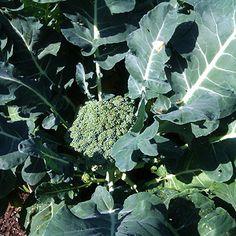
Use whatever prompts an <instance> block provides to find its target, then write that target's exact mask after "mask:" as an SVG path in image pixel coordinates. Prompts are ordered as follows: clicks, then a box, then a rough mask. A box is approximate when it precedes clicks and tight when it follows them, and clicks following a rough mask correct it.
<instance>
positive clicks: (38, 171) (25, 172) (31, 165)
mask: <svg viewBox="0 0 236 236" xmlns="http://www.w3.org/2000/svg"><path fill="white" fill-rule="evenodd" d="M45 175H46V169H45V164H44V162H43V160H42V159H41V158H37V157H33V156H30V157H28V158H27V159H26V160H25V163H24V166H23V168H22V171H21V176H22V178H23V180H24V181H25V182H26V183H28V184H29V185H31V186H34V185H36V184H38V183H39V182H40V181H41V180H42V179H43V177H44V176H45Z"/></svg>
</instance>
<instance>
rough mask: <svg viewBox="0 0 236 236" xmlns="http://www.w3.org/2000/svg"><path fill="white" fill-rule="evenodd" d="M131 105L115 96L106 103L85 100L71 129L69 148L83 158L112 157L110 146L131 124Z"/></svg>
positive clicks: (132, 121)
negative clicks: (95, 156)
mask: <svg viewBox="0 0 236 236" xmlns="http://www.w3.org/2000/svg"><path fill="white" fill-rule="evenodd" d="M134 120H135V115H134V103H133V102H132V101H131V100H130V99H128V98H127V97H121V96H116V97H114V98H112V99H110V100H108V101H96V100H92V101H88V102H86V103H85V105H84V106H82V107H81V108H80V109H79V112H78V114H77V118H76V120H75V121H74V122H73V124H72V127H71V128H70V137H71V139H72V142H71V143H70V145H71V147H73V148H74V150H76V151H78V152H80V153H82V154H83V155H85V156H88V157H93V156H94V155H97V154H98V155H102V156H104V157H105V158H106V159H109V158H110V156H111V148H112V146H113V144H114V143H115V142H116V141H117V140H118V139H119V137H121V136H122V135H124V134H125V133H127V132H128V131H129V130H130V128H131V127H132V125H133V124H134Z"/></svg>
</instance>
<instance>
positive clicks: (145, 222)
mask: <svg viewBox="0 0 236 236" xmlns="http://www.w3.org/2000/svg"><path fill="white" fill-rule="evenodd" d="M113 204H114V203H113V199H112V197H111V195H110V193H109V192H108V191H107V190H105V188H104V187H100V186H99V187H97V188H96V190H95V193H94V194H93V196H92V198H91V200H88V201H86V202H82V203H79V204H77V205H76V206H74V207H73V208H72V209H70V210H69V209H68V208H67V207H63V208H62V209H61V210H60V211H58V212H57V213H56V214H55V216H54V217H53V218H52V220H51V222H50V223H49V225H48V227H47V231H46V234H45V235H51V234H54V235H60V234H63V235H67V234H68V235H78V234H81V235H88V236H90V235H98V234H101V235H117V236H121V235H136V234H137V232H139V234H138V235H153V236H154V235H175V234H174V231H173V229H172V228H171V227H170V225H169V224H168V222H167V220H166V217H165V207H164V206H163V204H162V202H161V201H160V199H159V198H158V197H156V196H154V195H152V194H150V193H138V194H134V195H131V196H130V197H129V198H127V199H126V200H125V202H124V207H123V209H122V210H121V209H119V208H117V209H113V207H114V205H113ZM96 209H98V211H97V210H96ZM172 231H173V232H172Z"/></svg>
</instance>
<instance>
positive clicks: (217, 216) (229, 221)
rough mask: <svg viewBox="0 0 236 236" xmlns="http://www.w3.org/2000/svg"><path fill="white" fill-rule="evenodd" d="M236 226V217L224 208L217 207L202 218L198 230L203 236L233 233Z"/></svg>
mask: <svg viewBox="0 0 236 236" xmlns="http://www.w3.org/2000/svg"><path fill="white" fill-rule="evenodd" d="M235 227H236V222H235V219H233V218H232V217H231V216H230V215H229V213H228V212H227V211H226V210H224V209H223V208H220V207H218V208H216V209H215V211H213V212H211V213H209V214H208V215H206V216H205V217H204V218H202V219H201V220H200V222H199V224H198V231H199V234H200V235H201V236H205V235H209V236H215V235H224V236H226V235H231V234H230V231H231V230H233V229H234V228H235Z"/></svg>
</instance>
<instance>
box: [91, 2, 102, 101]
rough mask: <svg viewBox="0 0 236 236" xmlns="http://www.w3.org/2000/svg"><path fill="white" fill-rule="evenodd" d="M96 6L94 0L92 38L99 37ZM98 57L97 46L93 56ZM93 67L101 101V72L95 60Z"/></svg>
mask: <svg viewBox="0 0 236 236" xmlns="http://www.w3.org/2000/svg"><path fill="white" fill-rule="evenodd" d="M97 8H98V3H97V0H95V1H94V25H93V38H94V40H96V39H99V38H100V34H99V30H98V16H97ZM97 57H99V50H98V48H97V49H96V52H95V55H94V58H95V60H96V58H97ZM95 67H96V76H97V81H96V83H97V94H98V101H102V82H101V79H102V76H103V75H102V72H101V68H100V66H99V64H98V63H97V62H96V61H95Z"/></svg>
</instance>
